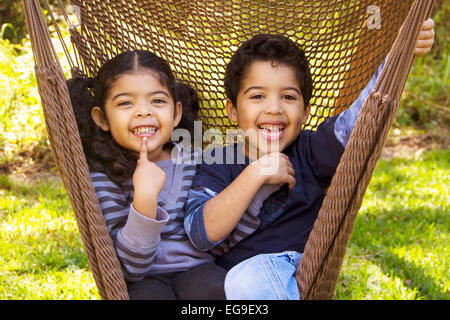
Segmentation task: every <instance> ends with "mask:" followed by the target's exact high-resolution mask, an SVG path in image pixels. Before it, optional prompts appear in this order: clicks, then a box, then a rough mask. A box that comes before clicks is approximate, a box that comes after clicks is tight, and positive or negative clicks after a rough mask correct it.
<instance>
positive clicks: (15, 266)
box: [0, 150, 450, 299]
mask: <svg viewBox="0 0 450 320" xmlns="http://www.w3.org/2000/svg"><path fill="white" fill-rule="evenodd" d="M449 168H450V150H439V151H432V152H427V153H424V154H423V159H421V160H405V159H396V158H394V159H393V160H392V161H380V162H379V163H378V165H377V167H376V169H375V172H374V175H373V178H372V180H371V183H370V186H369V188H368V190H367V193H366V197H365V199H364V202H363V206H362V208H361V210H360V214H359V216H358V218H357V221H356V224H355V228H354V231H353V234H352V238H351V240H350V245H349V248H348V250H347V253H346V256H345V260H344V264H343V267H342V272H341V275H340V279H339V283H338V286H337V290H336V296H335V298H336V299H449V298H450V296H449V290H450V288H449V283H450V281H449V274H448V270H449V269H450V249H449V246H448V243H449V231H450V230H449V229H450V217H449V215H448V213H449V212H450V210H449V209H450V208H449V203H450V201H449V200H450V199H449V196H448V186H449V185H450V181H449ZM98 298H99V295H98V293H97V289H96V287H95V283H94V280H93V277H92V275H91V273H90V271H89V265H88V261H87V258H86V255H85V252H84V250H83V247H82V243H81V240H80V236H79V233H78V230H77V226H76V222H75V218H74V216H73V212H72V210H71V207H70V205H69V201H68V198H67V195H66V192H65V190H64V188H63V185H62V183H61V181H60V180H59V179H58V178H55V177H51V176H49V177H44V178H42V179H40V180H36V181H34V182H26V181H25V182H24V181H15V180H13V178H12V177H11V176H5V175H0V299H98Z"/></svg>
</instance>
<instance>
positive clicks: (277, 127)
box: [259, 124, 284, 131]
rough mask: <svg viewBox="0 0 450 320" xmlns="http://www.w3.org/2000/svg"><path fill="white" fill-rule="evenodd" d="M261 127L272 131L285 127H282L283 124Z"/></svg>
mask: <svg viewBox="0 0 450 320" xmlns="http://www.w3.org/2000/svg"><path fill="white" fill-rule="evenodd" d="M259 128H260V129H263V130H270V131H275V130H278V131H282V130H283V129H284V127H282V126H277V125H270V124H267V125H266V124H263V125H260V126H259Z"/></svg>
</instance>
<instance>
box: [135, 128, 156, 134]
mask: <svg viewBox="0 0 450 320" xmlns="http://www.w3.org/2000/svg"><path fill="white" fill-rule="evenodd" d="M155 131H156V128H154V127H139V128H136V129H133V133H134V134H153V133H155Z"/></svg>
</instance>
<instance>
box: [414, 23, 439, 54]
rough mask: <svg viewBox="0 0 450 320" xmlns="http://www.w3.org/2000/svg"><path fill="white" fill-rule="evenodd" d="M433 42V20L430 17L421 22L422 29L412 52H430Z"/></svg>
mask: <svg viewBox="0 0 450 320" xmlns="http://www.w3.org/2000/svg"><path fill="white" fill-rule="evenodd" d="M433 43H434V21H433V19H431V18H430V19H428V20H426V21H425V22H424V23H423V24H422V29H421V30H420V33H419V38H418V39H417V42H416V48H415V49H414V53H415V54H416V56H423V55H424V54H426V53H428V52H430V50H431V47H432V46H433Z"/></svg>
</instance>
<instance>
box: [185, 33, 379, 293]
mask: <svg viewBox="0 0 450 320" xmlns="http://www.w3.org/2000/svg"><path fill="white" fill-rule="evenodd" d="M382 67H383V64H382V65H381V66H380V67H379V69H378V70H377V71H376V73H375V75H374V77H373V78H372V79H371V80H370V81H369V83H368V84H367V86H366V88H364V90H363V91H362V93H361V95H360V97H359V98H358V99H357V100H356V101H355V102H354V103H353V105H352V106H351V107H350V108H349V109H348V110H346V111H344V112H343V113H341V114H340V115H339V116H335V117H330V118H328V119H326V120H324V121H323V122H322V123H321V124H320V125H319V127H318V128H317V130H316V131H311V130H303V131H302V126H303V124H304V123H305V122H306V121H307V119H308V116H309V111H310V105H309V100H310V98H311V95H312V78H311V74H310V71H309V66H308V61H307V59H306V57H305V54H304V52H303V51H302V50H301V49H300V48H299V47H298V46H297V45H296V44H295V43H294V42H293V41H291V40H289V39H288V38H286V37H284V36H282V35H268V34H262V35H257V36H255V37H254V38H252V39H251V40H249V41H247V42H245V43H244V44H243V45H242V46H241V47H239V49H238V50H237V51H236V52H235V54H234V55H233V56H232V58H231V60H230V62H229V64H228V65H227V68H226V74H225V92H226V95H227V98H228V99H227V101H226V110H227V112H228V117H229V119H230V120H231V121H233V122H238V124H239V127H240V129H242V130H243V131H244V132H245V141H244V143H240V144H233V145H231V146H227V147H225V152H221V153H219V151H218V152H217V154H223V155H224V158H225V155H227V156H226V160H227V161H225V159H224V161H221V162H220V163H215V164H211V165H207V164H200V165H198V167H197V174H196V176H195V177H194V181H193V184H192V189H191V190H190V191H189V194H188V200H187V202H186V219H185V229H186V232H187V234H188V236H189V238H190V239H191V242H192V243H193V245H194V246H195V247H196V248H197V249H200V250H211V252H213V253H214V254H216V256H217V258H216V263H217V264H218V265H220V266H222V267H224V268H226V269H231V268H232V269H231V270H230V271H229V272H228V275H227V279H226V282H225V290H226V295H227V299H239V298H240V299H299V298H300V297H299V293H298V288H297V284H296V281H295V277H294V275H295V271H296V269H297V266H298V263H299V261H300V259H301V256H302V252H303V249H304V247H305V244H306V241H307V240H308V236H309V233H310V231H311V229H312V227H313V224H314V221H315V219H316V217H317V214H318V212H319V209H320V207H321V204H322V201H323V198H324V196H325V191H326V188H327V187H328V185H329V183H330V181H331V179H332V177H333V174H334V172H335V169H336V167H337V165H338V163H339V160H340V157H341V155H342V153H343V151H344V148H345V144H346V143H347V141H348V137H349V136H350V133H351V131H352V128H353V125H354V121H355V119H356V117H357V115H358V113H359V110H360V108H361V107H362V104H363V102H364V101H365V98H366V97H367V96H368V94H369V93H370V91H371V90H372V88H373V87H374V86H375V83H376V80H377V77H378V74H379V73H380V72H381V69H382ZM230 154H231V155H234V159H233V160H234V162H231V163H230V161H229V160H230V158H229V155H230ZM242 154H243V155H244V157H245V163H243V164H241V163H239V162H238V161H236V159H237V158H239V157H240V155H242ZM212 156H213V157H214V156H215V154H214V150H213V152H212ZM267 167H270V169H271V170H267ZM249 258H250V259H249ZM246 259H248V260H246Z"/></svg>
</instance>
